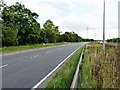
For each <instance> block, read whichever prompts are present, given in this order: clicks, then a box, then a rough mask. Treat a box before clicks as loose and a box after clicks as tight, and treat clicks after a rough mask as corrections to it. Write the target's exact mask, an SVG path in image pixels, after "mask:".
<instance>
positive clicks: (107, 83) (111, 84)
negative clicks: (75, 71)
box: [78, 44, 120, 89]
mask: <svg viewBox="0 0 120 90" xmlns="http://www.w3.org/2000/svg"><path fill="white" fill-rule="evenodd" d="M119 50H120V46H117V45H113V44H106V49H105V52H104V51H103V50H102V45H101V44H88V45H86V48H85V53H84V58H83V62H82V69H81V71H80V74H79V82H78V88H79V89H81V88H119V87H120V72H119V70H120V66H119V65H120V61H119V59H120V55H118V54H119Z"/></svg>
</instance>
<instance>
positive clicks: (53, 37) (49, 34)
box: [43, 20, 60, 43]
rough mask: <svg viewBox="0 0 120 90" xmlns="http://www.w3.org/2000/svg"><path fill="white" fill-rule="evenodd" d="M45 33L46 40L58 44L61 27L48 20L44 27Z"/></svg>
mask: <svg viewBox="0 0 120 90" xmlns="http://www.w3.org/2000/svg"><path fill="white" fill-rule="evenodd" d="M43 27H44V29H45V32H46V38H48V39H49V42H50V43H54V42H57V36H58V35H59V34H60V32H59V27H58V26H55V25H54V24H53V22H52V21H51V20H47V21H46V22H45V23H44V25H43Z"/></svg>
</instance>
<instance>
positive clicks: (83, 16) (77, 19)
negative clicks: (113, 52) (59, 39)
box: [4, 0, 120, 39]
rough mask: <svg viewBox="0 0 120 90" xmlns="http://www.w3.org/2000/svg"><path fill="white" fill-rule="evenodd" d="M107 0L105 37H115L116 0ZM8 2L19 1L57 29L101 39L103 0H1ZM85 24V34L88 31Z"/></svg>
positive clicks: (41, 20)
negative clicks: (48, 20) (50, 21)
mask: <svg viewBox="0 0 120 90" xmlns="http://www.w3.org/2000/svg"><path fill="white" fill-rule="evenodd" d="M119 1H120V0H106V39H109V38H116V37H118V2H119ZM4 2H5V3H6V4H7V5H8V6H9V5H12V4H15V2H20V3H21V4H24V5H25V7H26V8H28V9H30V10H31V11H32V12H36V13H37V14H39V19H38V22H39V23H40V25H41V27H42V26H43V23H44V22H45V21H46V20H47V19H51V20H52V21H53V23H54V24H55V25H58V26H59V28H60V31H62V32H63V33H64V32H65V31H74V32H76V33H77V34H78V35H79V36H81V37H83V38H87V37H88V38H93V39H102V31H103V30H102V26H103V24H102V23H103V19H102V18H103V0H4ZM87 27H88V34H87Z"/></svg>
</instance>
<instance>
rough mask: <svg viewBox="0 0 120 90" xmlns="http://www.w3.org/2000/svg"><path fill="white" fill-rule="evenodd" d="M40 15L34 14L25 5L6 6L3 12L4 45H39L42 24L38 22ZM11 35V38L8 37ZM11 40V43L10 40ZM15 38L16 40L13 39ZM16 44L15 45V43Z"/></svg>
mask: <svg viewBox="0 0 120 90" xmlns="http://www.w3.org/2000/svg"><path fill="white" fill-rule="evenodd" d="M37 18H38V14H36V13H32V12H31V11H30V10H29V9H27V8H25V6H24V5H21V4H20V3H18V2H17V3H16V4H15V5H11V6H9V7H8V6H6V7H4V9H3V12H2V19H3V26H4V28H3V29H2V30H3V35H2V36H3V44H4V45H6V44H9V45H17V44H20V45H21V44H32V43H38V39H39V35H40V24H39V23H38V22H37V21H36V19H37ZM8 32H9V34H11V36H9V35H7V34H8ZM7 38H11V39H12V40H11V43H7V42H10V41H9V39H7ZM13 38H14V39H13ZM13 42H14V43H13Z"/></svg>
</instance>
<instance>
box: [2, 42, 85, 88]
mask: <svg viewBox="0 0 120 90" xmlns="http://www.w3.org/2000/svg"><path fill="white" fill-rule="evenodd" d="M84 44H85V43H76V44H68V45H60V46H55V47H50V48H43V49H37V50H33V51H28V52H21V53H16V54H11V55H4V56H2V66H1V67H0V68H2V87H3V88H32V87H33V86H34V85H36V84H37V83H38V82H39V81H40V80H41V79H42V78H44V77H45V76H46V75H47V74H48V73H49V72H50V71H52V70H53V69H54V68H55V67H56V66H57V65H58V64H59V63H60V62H62V61H63V60H64V59H65V58H66V57H67V56H69V55H70V54H71V53H72V52H73V51H75V50H76V49H77V48H79V47H80V46H83V45H84Z"/></svg>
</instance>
